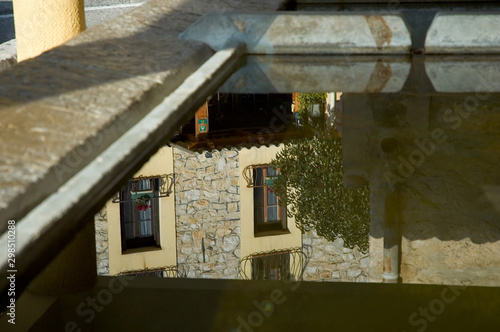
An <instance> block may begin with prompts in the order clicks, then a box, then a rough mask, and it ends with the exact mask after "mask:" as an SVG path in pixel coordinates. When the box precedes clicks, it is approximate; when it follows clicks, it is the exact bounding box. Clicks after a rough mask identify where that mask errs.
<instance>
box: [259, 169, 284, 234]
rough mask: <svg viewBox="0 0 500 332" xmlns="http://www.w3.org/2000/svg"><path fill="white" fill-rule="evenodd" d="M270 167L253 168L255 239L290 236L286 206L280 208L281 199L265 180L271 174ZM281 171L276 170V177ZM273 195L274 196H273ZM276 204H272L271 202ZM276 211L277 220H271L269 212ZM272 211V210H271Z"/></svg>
mask: <svg viewBox="0 0 500 332" xmlns="http://www.w3.org/2000/svg"><path fill="white" fill-rule="evenodd" d="M271 168H272V167H271V166H270V165H258V166H257V165H256V166H253V167H252V170H251V171H252V180H253V181H252V182H253V183H252V188H253V206H254V237H261V236H272V235H282V234H289V233H290V231H289V230H288V220H287V212H286V206H280V204H279V197H276V196H275V195H274V194H273V193H272V192H271V188H270V187H269V186H268V185H266V183H265V179H266V177H268V174H269V173H270V172H271V171H270V169H271ZM279 171H280V170H279V169H277V170H274V171H273V173H274V172H275V173H276V174H272V175H270V176H276V175H277V174H279ZM271 195H272V196H271ZM273 199H275V202H272V203H270V202H269V201H270V200H273ZM270 208H271V209H273V208H274V209H276V212H275V215H276V217H277V218H276V219H274V220H273V219H271V220H269V215H270V214H269V211H270ZM271 211H272V210H271Z"/></svg>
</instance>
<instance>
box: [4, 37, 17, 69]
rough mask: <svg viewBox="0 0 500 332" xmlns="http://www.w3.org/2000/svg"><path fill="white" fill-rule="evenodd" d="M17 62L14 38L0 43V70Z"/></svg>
mask: <svg viewBox="0 0 500 332" xmlns="http://www.w3.org/2000/svg"><path fill="white" fill-rule="evenodd" d="M16 63H17V56H16V40H15V39H12V40H9V41H8V42H5V43H3V44H0V72H1V71H3V70H5V69H8V68H10V67H12V66H13V65H15V64H16Z"/></svg>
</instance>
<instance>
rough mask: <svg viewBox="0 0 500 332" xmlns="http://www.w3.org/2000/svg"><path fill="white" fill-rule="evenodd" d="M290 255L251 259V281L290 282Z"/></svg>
mask: <svg viewBox="0 0 500 332" xmlns="http://www.w3.org/2000/svg"><path fill="white" fill-rule="evenodd" d="M290 278H291V274H290V253H289V252H284V253H273V254H269V255H262V256H254V257H252V279H253V280H290Z"/></svg>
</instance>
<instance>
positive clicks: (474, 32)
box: [425, 13, 500, 54]
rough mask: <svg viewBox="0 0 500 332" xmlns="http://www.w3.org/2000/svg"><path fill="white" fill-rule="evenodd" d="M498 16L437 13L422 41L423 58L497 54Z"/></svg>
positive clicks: (498, 41) (499, 28)
mask: <svg viewBox="0 0 500 332" xmlns="http://www.w3.org/2000/svg"><path fill="white" fill-rule="evenodd" d="M498 31H500V14H484V13H482V14H479V13H471V14H448V13H439V14H438V15H437V16H436V17H435V18H434V21H433V22H432V24H431V26H430V28H429V30H428V31H427V37H426V40H425V53H426V54H470V53H483V54H485V53H487V54H491V53H500V35H499V34H498Z"/></svg>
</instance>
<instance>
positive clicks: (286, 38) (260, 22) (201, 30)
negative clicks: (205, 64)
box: [181, 12, 412, 54]
mask: <svg viewBox="0 0 500 332" xmlns="http://www.w3.org/2000/svg"><path fill="white" fill-rule="evenodd" d="M181 38H183V39H187V40H196V41H202V42H204V43H206V44H208V45H210V46H211V47H212V48H214V49H215V50H220V49H223V48H224V47H226V46H227V45H231V44H234V43H245V44H246V46H247V50H248V53H251V54H408V53H409V52H410V50H411V46H412V44H411V36H410V32H409V31H408V27H407V26H406V23H405V21H404V20H403V18H402V16H400V15H359V14H328V15H324V14H322V13H319V14H318V13H307V14H303V13H300V12H295V13H290V12H286V13H280V14H279V15H278V14H275V13H258V14H238V13H229V14H213V15H205V16H204V17H202V18H201V19H200V20H198V21H197V22H196V23H194V24H193V25H192V26H191V27H190V28H189V29H188V30H186V31H185V32H183V33H182V34H181Z"/></svg>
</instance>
